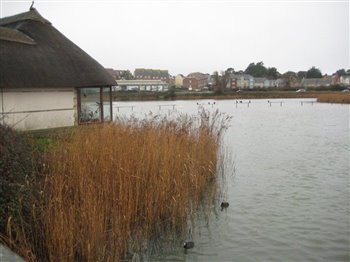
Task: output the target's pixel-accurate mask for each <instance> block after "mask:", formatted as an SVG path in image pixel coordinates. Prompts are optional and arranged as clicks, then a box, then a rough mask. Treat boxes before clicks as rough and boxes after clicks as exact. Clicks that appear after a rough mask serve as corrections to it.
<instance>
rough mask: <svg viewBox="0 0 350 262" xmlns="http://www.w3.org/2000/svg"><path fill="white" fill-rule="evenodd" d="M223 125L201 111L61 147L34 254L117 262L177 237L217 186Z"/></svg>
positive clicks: (49, 167)
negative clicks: (166, 233) (135, 247)
mask: <svg viewBox="0 0 350 262" xmlns="http://www.w3.org/2000/svg"><path fill="white" fill-rule="evenodd" d="M226 120H227V119H224V118H223V117H222V116H220V114H218V113H217V112H216V113H215V114H214V115H212V116H210V115H209V114H207V113H205V112H204V111H203V112H202V113H201V115H200V116H199V118H197V119H196V120H195V119H194V118H188V117H180V118H178V119H176V120H166V118H162V117H159V116H158V117H155V118H152V119H151V120H150V119H148V120H137V119H131V120H128V121H118V122H116V123H113V124H108V125H102V126H100V125H96V126H95V125H94V126H87V127H81V128H77V129H76V130H75V131H74V132H72V133H71V134H70V135H69V136H65V137H62V138H61V139H59V142H58V145H57V146H56V148H55V149H54V150H52V152H50V153H49V154H48V155H47V159H46V168H45V173H46V176H45V180H44V181H43V183H42V195H41V200H40V201H39V202H37V203H36V205H37V206H39V209H38V207H36V209H33V214H34V215H35V216H36V217H37V225H36V226H37V228H36V232H39V231H40V232H41V233H40V234H41V235H39V236H38V237H39V238H40V239H39V240H38V239H36V242H38V241H39V242H40V241H41V244H40V245H36V250H34V251H33V252H34V253H36V255H37V257H45V259H48V260H50V261H73V260H74V261H75V260H79V261H81V260H82V261H118V260H119V259H120V258H123V257H125V256H127V254H128V251H130V245H132V244H133V243H131V242H132V241H141V242H142V241H147V240H149V239H150V238H152V237H154V236H155V234H157V232H158V231H159V230H179V229H180V230H181V229H183V228H184V226H185V224H186V221H187V219H188V216H189V214H190V213H191V210H192V209H195V208H197V207H198V206H199V203H200V201H201V196H202V195H203V193H204V191H205V188H206V185H207V184H208V183H209V182H212V181H215V180H216V176H217V172H216V171H217V164H218V163H217V160H218V152H219V151H218V148H219V143H220V136H221V132H222V130H223V129H224V128H225V121H226ZM38 210H39V211H38ZM34 211H35V212H34ZM38 225H40V227H39V228H38ZM38 246H40V248H38ZM34 249H35V248H34Z"/></svg>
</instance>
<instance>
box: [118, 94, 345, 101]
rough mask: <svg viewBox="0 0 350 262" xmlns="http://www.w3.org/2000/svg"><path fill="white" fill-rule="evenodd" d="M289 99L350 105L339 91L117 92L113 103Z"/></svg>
mask: <svg viewBox="0 0 350 262" xmlns="http://www.w3.org/2000/svg"><path fill="white" fill-rule="evenodd" d="M288 98H315V99H317V102H322V103H344V104H350V93H349V92H339V91H310V92H301V93H296V92H295V91H243V92H240V93H232V92H230V93H223V94H219V95H216V94H213V93H209V92H205V93H204V92H201V93H199V92H198V93H195V92H191V93H184V92H181V93H176V92H175V93H169V92H163V93H160V92H157V93H151V92H140V93H135V92H115V93H113V101H114V102H118V101H125V102H126V101H175V100H202V99H215V100H223V99H232V100H236V99H237V100H238V99H288Z"/></svg>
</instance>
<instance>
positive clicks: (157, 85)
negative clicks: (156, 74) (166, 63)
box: [116, 80, 169, 92]
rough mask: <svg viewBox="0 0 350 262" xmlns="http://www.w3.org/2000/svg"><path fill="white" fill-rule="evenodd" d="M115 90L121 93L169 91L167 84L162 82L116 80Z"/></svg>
mask: <svg viewBox="0 0 350 262" xmlns="http://www.w3.org/2000/svg"><path fill="white" fill-rule="evenodd" d="M116 89H117V90H123V91H132V90H135V91H151V92H152V91H153V92H164V91H168V90H169V84H168V83H165V82H163V81H162V80H117V86H116Z"/></svg>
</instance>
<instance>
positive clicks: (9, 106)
mask: <svg viewBox="0 0 350 262" xmlns="http://www.w3.org/2000/svg"><path fill="white" fill-rule="evenodd" d="M0 58H1V63H0V74H1V77H0V121H1V124H7V125H9V126H12V127H14V128H16V129H20V130H34V129H46V128H55V127H65V126H72V125H75V124H85V123H91V122H94V123H95V122H104V121H111V120H112V100H111V86H113V85H115V81H114V79H113V77H111V76H110V75H109V74H108V73H107V72H106V71H105V69H104V68H103V67H102V66H101V65H100V64H99V63H98V62H96V61H95V60H94V59H93V58H91V57H90V56H89V55H88V54H86V53H85V52H84V51H83V50H81V49H80V48H79V47H78V46H76V45H75V44H74V43H72V42H71V41H70V40H69V39H67V38H66V37H65V36H64V35H63V34H61V33H60V32H59V31H58V30H57V29H55V28H54V27H53V26H52V25H51V23H50V22H49V21H48V20H46V19H45V18H43V17H42V16H41V15H40V14H39V13H38V12H37V10H36V9H34V8H31V9H30V10H29V11H28V12H25V13H21V14H18V15H14V16H10V17H5V18H2V19H0Z"/></svg>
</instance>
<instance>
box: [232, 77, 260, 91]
mask: <svg viewBox="0 0 350 262" xmlns="http://www.w3.org/2000/svg"><path fill="white" fill-rule="evenodd" d="M229 83H231V88H232V89H251V88H253V87H254V77H252V76H251V75H248V74H240V73H238V74H231V75H230V81H229Z"/></svg>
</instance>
